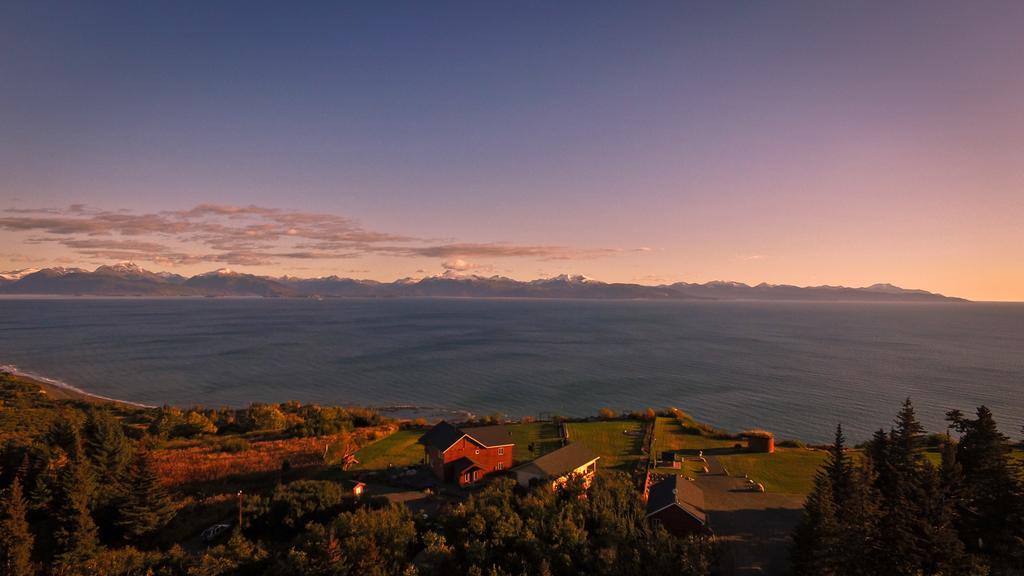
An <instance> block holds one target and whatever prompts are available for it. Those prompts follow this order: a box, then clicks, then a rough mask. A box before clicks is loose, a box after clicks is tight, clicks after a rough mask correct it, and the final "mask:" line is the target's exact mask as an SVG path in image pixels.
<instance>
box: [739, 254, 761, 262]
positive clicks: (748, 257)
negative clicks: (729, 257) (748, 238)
mask: <svg viewBox="0 0 1024 576" xmlns="http://www.w3.org/2000/svg"><path fill="white" fill-rule="evenodd" d="M767 258H768V257H767V256H765V255H764V254H747V255H745V256H738V257H737V259H739V260H745V261H747V262H756V261H758V260H765V259H767Z"/></svg>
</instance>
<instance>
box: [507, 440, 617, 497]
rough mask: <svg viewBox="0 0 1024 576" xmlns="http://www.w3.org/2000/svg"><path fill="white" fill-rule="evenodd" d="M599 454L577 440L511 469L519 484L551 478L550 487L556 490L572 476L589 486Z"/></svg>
mask: <svg viewBox="0 0 1024 576" xmlns="http://www.w3.org/2000/svg"><path fill="white" fill-rule="evenodd" d="M599 459H600V456H597V455H596V454H594V453H593V452H591V450H590V448H587V447H586V446H584V445H583V444H581V443H579V442H573V443H571V444H568V445H566V446H563V447H561V448H559V449H558V450H555V451H554V452H549V453H547V454H545V455H543V456H541V457H540V458H537V459H536V460H534V461H532V462H527V463H526V464H523V465H521V466H517V467H516V468H515V469H513V471H512V473H513V474H515V477H516V482H518V483H519V484H520V485H521V486H529V485H530V483H531V482H534V481H545V480H551V489H552V490H557V489H558V488H559V487H560V486H562V485H564V484H565V483H566V482H568V481H569V479H570V478H572V477H574V476H580V477H582V478H583V485H584V486H585V487H588V488H589V487H590V482H591V481H592V480H593V479H594V474H596V473H597V461H598V460H599Z"/></svg>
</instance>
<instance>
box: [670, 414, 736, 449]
mask: <svg viewBox="0 0 1024 576" xmlns="http://www.w3.org/2000/svg"><path fill="white" fill-rule="evenodd" d="M737 443H740V444H744V441H743V440H720V439H717V438H709V437H707V436H701V435H699V434H687V433H685V432H684V431H683V427H682V425H680V424H679V421H678V420H676V419H675V418H670V417H666V416H659V417H658V419H657V420H655V422H654V454H655V455H660V454H661V453H662V452H663V451H665V450H682V451H695V450H710V449H713V448H732V447H733V446H735V445H736V444H737Z"/></svg>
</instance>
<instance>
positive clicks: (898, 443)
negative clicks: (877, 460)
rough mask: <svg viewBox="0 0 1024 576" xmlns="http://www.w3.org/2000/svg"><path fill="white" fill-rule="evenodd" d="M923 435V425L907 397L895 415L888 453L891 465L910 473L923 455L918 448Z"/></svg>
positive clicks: (922, 443) (921, 442)
mask: <svg viewBox="0 0 1024 576" xmlns="http://www.w3.org/2000/svg"><path fill="white" fill-rule="evenodd" d="M924 436H925V430H924V426H923V425H922V424H921V422H919V421H918V419H917V414H916V413H915V412H914V405H913V403H911V401H910V398H907V399H906V400H904V401H903V406H902V408H900V412H899V414H897V415H896V427H895V428H894V429H893V431H892V433H891V437H892V442H891V444H890V454H889V456H890V461H891V462H892V464H893V466H894V467H896V468H897V469H898V470H899V471H900V472H903V473H905V474H911V473H912V469H913V468H914V467H915V466H917V465H918V464H919V463H920V462H921V460H922V458H923V456H921V452H920V450H921V447H922V446H923V445H924Z"/></svg>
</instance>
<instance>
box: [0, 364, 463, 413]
mask: <svg viewBox="0 0 1024 576" xmlns="http://www.w3.org/2000/svg"><path fill="white" fill-rule="evenodd" d="M0 374H10V375H11V376H14V377H15V378H18V379H20V380H24V381H26V382H31V383H32V384H35V385H36V386H39V388H40V390H42V391H43V393H44V394H46V395H47V396H48V397H49V398H52V399H53V400H79V401H83V402H90V403H112V404H123V405H125V406H131V407H132V408H158V406H154V405H152V404H144V403H142V402H132V401H130V400H121V399H118V398H111V397H109V396H103V395H102V394H96V393H93V392H89V391H86V390H83V389H81V388H79V387H77V386H74V385H72V384H68V383H67V382H64V381H63V380H57V379H55V378H48V377H46V376H43V375H41V374H37V373H35V372H28V371H25V370H21V369H19V368H18V367H17V366H15V365H13V364H0ZM178 408H182V407H181V406H178ZM366 408H370V409H372V410H376V411H377V412H381V413H390V414H394V415H395V416H393V417H395V418H398V419H399V420H413V419H415V418H419V417H424V416H427V415H430V416H432V417H435V419H436V417H437V416H441V417H442V418H443V416H444V415H447V416H449V417H450V416H455V417H456V418H457V419H459V418H461V419H471V418H475V417H476V414H474V413H473V412H470V411H468V410H459V409H452V408H441V407H438V406H418V405H413V404H389V405H386V406H366Z"/></svg>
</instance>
